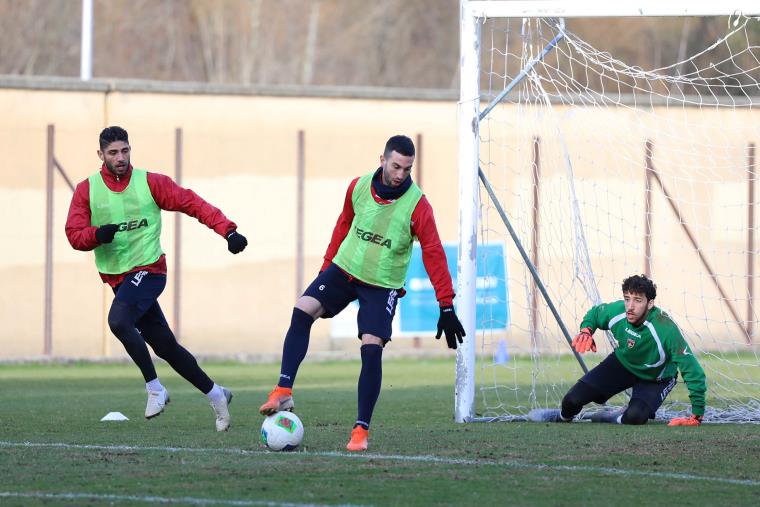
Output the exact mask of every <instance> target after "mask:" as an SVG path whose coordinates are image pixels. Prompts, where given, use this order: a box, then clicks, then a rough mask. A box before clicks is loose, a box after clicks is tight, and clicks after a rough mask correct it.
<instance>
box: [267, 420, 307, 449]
mask: <svg viewBox="0 0 760 507" xmlns="http://www.w3.org/2000/svg"><path fill="white" fill-rule="evenodd" d="M302 440H303V423H302V422H301V420H300V419H299V418H298V416H297V415H295V414H294V413H293V412H286V411H282V412H277V413H276V414H272V415H270V416H269V417H267V418H266V419H264V423H263V424H262V425H261V443H262V444H264V445H265V446H266V447H267V448H268V449H269V450H271V451H292V450H294V449H295V448H296V447H298V446H299V445H300V444H301V441H302Z"/></svg>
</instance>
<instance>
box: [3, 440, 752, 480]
mask: <svg viewBox="0 0 760 507" xmlns="http://www.w3.org/2000/svg"><path fill="white" fill-rule="evenodd" d="M0 447H26V448H33V447H40V448H45V449H54V448H60V449H82V450H100V451H159V452H198V453H222V454H237V455H242V456H264V455H270V456H271V455H272V453H271V452H270V451H252V450H248V449H238V448H227V449H225V448H218V449H213V448H202V447H152V446H144V447H141V446H132V445H90V444H66V443H57V442H52V443H36V442H6V441H0ZM278 454H279V455H280V456H283V457H288V456H292V457H293V458H294V459H300V458H303V457H304V456H307V457H317V458H318V457H322V458H350V459H360V460H378V459H380V460H388V461H409V462H417V463H441V464H444V465H469V466H503V467H507V468H518V469H524V470H541V471H552V470H557V471H565V472H592V473H600V474H606V475H628V476H639V477H652V478H655V479H678V480H684V481H709V482H717V483H721V484H736V485H739V486H760V480H754V479H731V478H727V477H710V476H705V475H692V474H686V473H681V472H647V471H644V470H632V469H627V468H610V467H595V466H586V465H550V464H547V463H529V462H524V461H515V460H484V459H467V458H441V457H439V456H431V455H421V456H414V455H409V456H407V455H402V454H365V453H348V452H330V451H327V452H312V451H296V452H286V453H278Z"/></svg>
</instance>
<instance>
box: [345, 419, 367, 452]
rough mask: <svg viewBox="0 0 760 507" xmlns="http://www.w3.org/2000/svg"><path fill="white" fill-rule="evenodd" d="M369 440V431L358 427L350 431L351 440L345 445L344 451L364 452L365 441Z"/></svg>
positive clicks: (365, 448)
mask: <svg viewBox="0 0 760 507" xmlns="http://www.w3.org/2000/svg"><path fill="white" fill-rule="evenodd" d="M368 438H369V430H367V429H364V427H363V426H361V425H358V426H356V427H355V428H354V429H353V430H351V440H349V441H348V444H346V449H348V450H349V451H352V452H357V451H366V450H367V439H368Z"/></svg>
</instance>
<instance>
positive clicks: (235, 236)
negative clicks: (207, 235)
mask: <svg viewBox="0 0 760 507" xmlns="http://www.w3.org/2000/svg"><path fill="white" fill-rule="evenodd" d="M246 246H248V240H247V239H245V236H243V235H242V234H240V233H239V232H237V231H232V232H230V233H229V234H227V250H229V251H230V252H232V253H234V254H237V253H240V252H242V251H243V250H245V247H246Z"/></svg>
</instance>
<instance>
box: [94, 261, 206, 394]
mask: <svg viewBox="0 0 760 507" xmlns="http://www.w3.org/2000/svg"><path fill="white" fill-rule="evenodd" d="M133 278H134V274H132V275H131V276H128V277H127V278H126V279H125V280H124V282H123V283H122V284H121V285H119V286H118V287H116V288H115V289H114V292H115V293H116V299H114V301H113V303H112V304H111V310H110V311H109V312H108V326H109V327H110V328H111V331H112V332H113V334H114V335H116V337H117V338H118V339H119V341H120V342H121V343H122V344H123V345H124V348H125V349H126V351H127V354H129V357H131V358H132V360H133V361H134V362H135V364H136V365H137V367H138V368H140V371H141V372H142V375H143V377H144V378H145V382H150V381H151V380H153V379H155V378H157V375H156V369H155V366H154V365H153V360H152V359H151V357H150V352H148V347H147V345H150V347H151V348H152V349H153V351H154V352H155V353H156V355H157V356H158V357H160V358H161V359H163V360H164V361H166V362H167V363H169V365H170V366H171V367H172V368H174V371H176V372H177V373H179V374H180V375H181V376H182V377H183V378H184V379H185V380H187V381H188V382H190V383H191V384H193V385H194V386H195V387H196V388H197V389H198V390H200V391H201V392H203V393H208V392H209V391H211V388H212V387H214V382H213V381H212V380H211V379H210V378H209V377H208V375H206V373H205V372H204V371H203V370H202V369H201V367H200V366H198V362H197V361H196V360H195V357H193V355H192V354H191V353H190V352H188V350H187V349H185V348H184V347H182V345H180V344H179V343H178V342H177V339H176V338H175V337H174V333H172V330H171V329H170V328H169V324H168V323H167V322H166V318H165V317H164V314H163V312H162V311H161V307H160V306H159V304H158V301H157V300H156V298H157V297H158V295H159V294H160V293H161V292H162V291H163V288H164V286H165V285H166V276H164V275H148V276H143V277H139V278H134V279H135V280H136V281H137V282H138V283H137V284H135V283H133V282H132V279H133ZM145 307H147V308H145ZM146 344H147V345H146Z"/></svg>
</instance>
